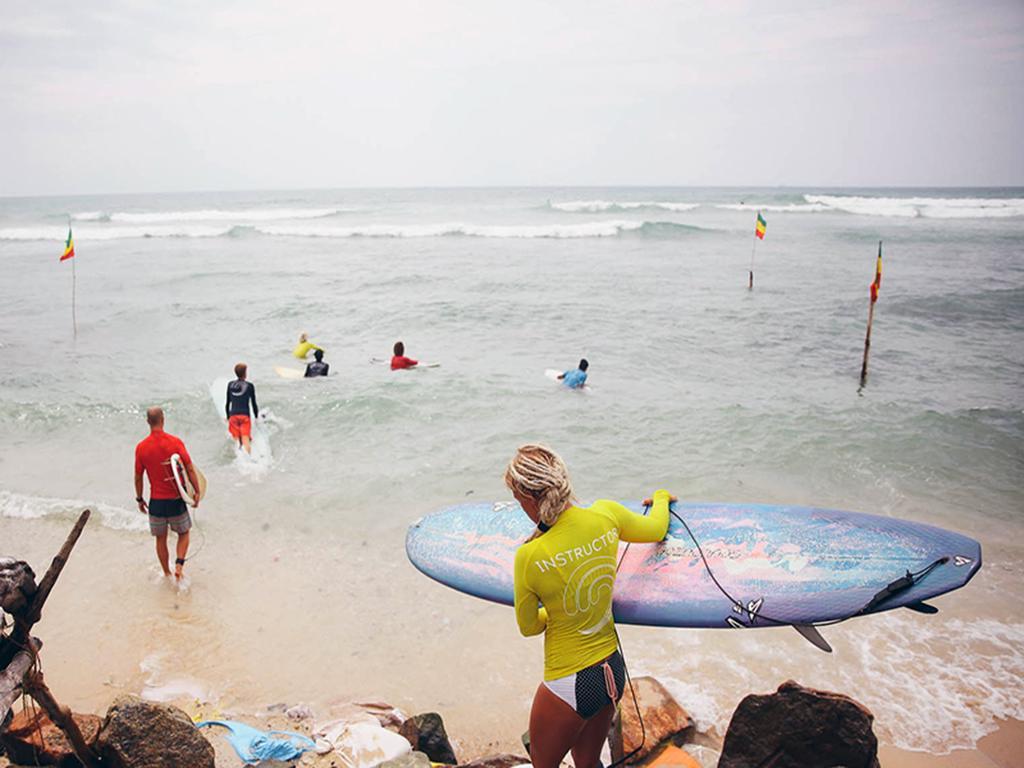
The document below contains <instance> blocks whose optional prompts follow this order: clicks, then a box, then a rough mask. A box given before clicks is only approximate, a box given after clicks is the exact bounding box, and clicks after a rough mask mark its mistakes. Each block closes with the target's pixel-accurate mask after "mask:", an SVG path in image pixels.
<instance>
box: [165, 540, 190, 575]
mask: <svg viewBox="0 0 1024 768" xmlns="http://www.w3.org/2000/svg"><path fill="white" fill-rule="evenodd" d="M166 551H167V538H166V537H164V552H166ZM187 554H188V531H185V532H184V533H179V534H178V551H177V557H178V559H177V561H176V562H175V564H174V578H175V579H177V580H178V581H181V571H182V569H183V568H184V567H185V563H184V560H185V555H187ZM167 575H168V576H170V573H168V574H167Z"/></svg>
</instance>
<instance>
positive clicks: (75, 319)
mask: <svg viewBox="0 0 1024 768" xmlns="http://www.w3.org/2000/svg"><path fill="white" fill-rule="evenodd" d="M71 329H72V332H73V333H74V337H75V338H76V339H77V338H78V316H77V315H76V314H75V259H73V258H72V259H71Z"/></svg>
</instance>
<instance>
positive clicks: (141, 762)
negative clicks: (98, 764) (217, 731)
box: [96, 696, 214, 768]
mask: <svg viewBox="0 0 1024 768" xmlns="http://www.w3.org/2000/svg"><path fill="white" fill-rule="evenodd" d="M96 746H97V748H98V750H99V753H100V756H101V757H102V758H103V761H104V763H103V764H104V766H110V768H183V767H184V766H188V768H214V752H213V745H211V744H210V742H208V741H207V740H206V738H205V737H204V736H203V735H202V734H201V733H200V732H199V730H198V729H197V728H196V727H195V726H194V725H193V724H192V721H191V720H190V719H189V717H188V715H186V714H185V713H184V712H182V711H181V710H180V709H178V708H177V707H172V706H170V705H168V704H154V703H152V702H148V701H143V700H142V699H140V698H139V697H138V696H118V697H117V698H116V699H115V700H114V703H113V704H111V705H110V709H108V710H107V716H106V719H105V720H104V721H103V727H102V728H101V729H100V735H99V738H98V739H97V742H96Z"/></svg>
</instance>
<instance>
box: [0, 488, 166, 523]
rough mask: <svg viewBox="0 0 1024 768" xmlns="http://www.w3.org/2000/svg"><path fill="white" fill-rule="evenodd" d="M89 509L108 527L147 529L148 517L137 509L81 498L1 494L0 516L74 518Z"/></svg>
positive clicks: (7, 492)
mask: <svg viewBox="0 0 1024 768" xmlns="http://www.w3.org/2000/svg"><path fill="white" fill-rule="evenodd" d="M87 507H88V508H89V509H91V510H92V511H93V513H94V514H96V515H98V516H99V519H100V522H101V523H102V524H103V525H105V526H106V527H107V528H113V529H115V530H119V531H145V530H148V529H149V528H148V521H147V518H146V516H145V515H143V514H140V513H139V511H138V510H137V509H126V508H125V507H115V506H112V505H110V504H99V503H96V502H91V501H83V500H81V499H55V498H50V497H46V496H28V495H25V494H21V493H11V492H10V491H0V516H2V517H16V518H22V519H26V520H30V519H36V518H42V517H59V518H66V519H75V518H77V517H78V515H79V514H80V513H81V511H82V510H83V509H85V508H87Z"/></svg>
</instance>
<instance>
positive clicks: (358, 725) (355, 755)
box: [313, 715, 412, 768]
mask: <svg viewBox="0 0 1024 768" xmlns="http://www.w3.org/2000/svg"><path fill="white" fill-rule="evenodd" d="M313 736H314V738H316V741H317V746H318V749H317V751H318V752H320V750H321V749H322V747H323V745H325V744H329V745H330V746H331V748H332V749H333V751H334V752H335V754H337V755H338V757H340V758H341V760H342V762H343V764H344V765H345V766H346V768H371V767H372V766H375V765H378V764H379V763H383V762H384V761H386V760H392V759H394V758H396V757H398V756H399V755H404V754H405V753H406V752H411V751H412V745H410V744H409V742H408V741H407V740H406V739H405V737H404V736H399V735H398V734H397V733H395V732H394V731H389V730H387V729H386V728H384V727H382V726H381V724H380V723H379V722H377V720H376V718H374V717H373V716H371V715H366V716H364V717H359V718H357V719H354V720H350V719H346V720H332V721H331V722H328V723H324V724H322V725H321V724H318V725H317V727H316V728H315V729H314V731H313ZM321 754H323V753H322V752H321Z"/></svg>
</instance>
